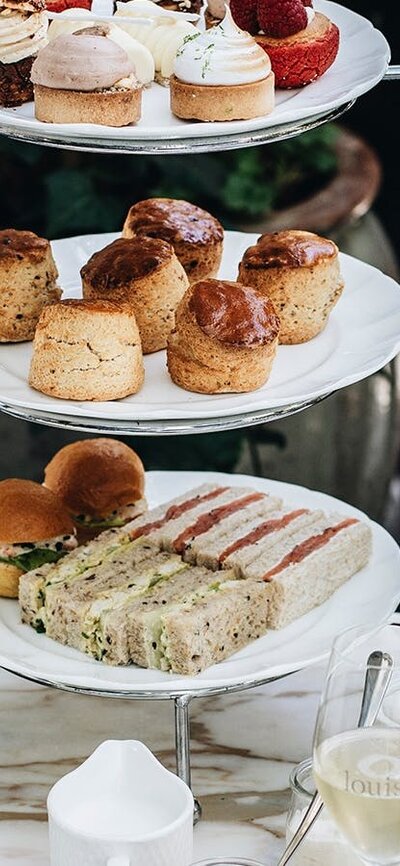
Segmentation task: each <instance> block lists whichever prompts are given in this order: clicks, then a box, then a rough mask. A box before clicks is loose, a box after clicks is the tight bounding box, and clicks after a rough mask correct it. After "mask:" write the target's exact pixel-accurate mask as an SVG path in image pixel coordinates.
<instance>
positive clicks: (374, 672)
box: [278, 651, 393, 866]
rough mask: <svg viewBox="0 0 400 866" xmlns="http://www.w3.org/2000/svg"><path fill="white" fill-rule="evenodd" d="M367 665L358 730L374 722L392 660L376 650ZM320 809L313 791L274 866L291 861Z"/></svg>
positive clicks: (319, 798) (316, 794) (388, 680)
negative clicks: (307, 804) (296, 826)
mask: <svg viewBox="0 0 400 866" xmlns="http://www.w3.org/2000/svg"><path fill="white" fill-rule="evenodd" d="M367 665H368V669H367V673H366V677H365V686H364V692H363V697H362V703H361V712H360V718H359V721H358V727H359V728H368V727H371V725H373V724H374V722H375V721H376V719H377V717H378V714H379V710H380V708H381V706H382V701H383V699H384V697H385V694H386V690H387V687H388V685H389V682H390V679H391V677H392V673H393V659H392V657H391V656H390V655H389V654H388V653H382V652H380V651H376V652H373V653H371V655H370V656H369V658H368V662H367ZM323 808H324V801H323V799H322V797H321V796H320V794H319V793H318V791H316V793H315V794H314V796H313V798H312V800H311V803H310V805H309V807H308V809H307V811H306V814H305V815H304V818H303V820H302V821H301V822H300V824H299V826H298V828H297V830H296V832H295V834H294V836H293V838H292V839H291V840H290V842H289V844H288V846H287V847H286V850H285V851H284V853H283V855H282V857H281V859H280V860H279V863H278V866H286V864H287V863H289V860H291V859H292V857H293V854H295V852H296V851H297V849H298V848H299V846H300V845H301V843H302V842H303V839H304V838H305V836H307V833H308V832H309V831H310V830H311V827H312V826H313V824H314V823H315V821H316V820H317V818H318V815H320V813H321V812H322V809H323Z"/></svg>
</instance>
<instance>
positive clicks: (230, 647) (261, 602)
mask: <svg viewBox="0 0 400 866" xmlns="http://www.w3.org/2000/svg"><path fill="white" fill-rule="evenodd" d="M269 596H270V586H269V585H268V584H265V583H264V584H263V583H259V582H256V581H252V580H246V581H242V580H238V581H228V582H226V583H223V584H221V585H220V588H219V590H218V591H216V592H211V593H209V594H207V595H205V596H204V597H203V598H199V599H198V600H196V601H195V602H194V603H192V604H188V605H180V606H179V605H176V606H172V607H171V608H169V609H167V610H166V611H165V613H163V614H162V617H161V623H162V633H161V641H162V645H163V659H162V665H161V666H162V669H163V670H169V671H171V672H172V673H175V674H182V675H184V676H195V675H196V674H199V673H201V671H203V670H205V668H208V667H210V666H211V665H214V664H216V663H217V662H220V661H222V660H223V659H226V658H227V657H228V656H231V655H232V654H233V653H235V652H237V651H238V650H239V649H241V648H242V647H244V646H247V644H249V643H251V641H253V640H256V639H257V638H259V637H261V635H263V634H265V633H266V632H267V629H268V611H269Z"/></svg>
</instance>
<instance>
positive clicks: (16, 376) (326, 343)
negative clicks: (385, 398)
mask: <svg viewBox="0 0 400 866" xmlns="http://www.w3.org/2000/svg"><path fill="white" fill-rule="evenodd" d="M116 237H117V235H115V234H101V235H86V236H81V237H75V238H68V239H64V240H58V241H54V242H53V251H54V255H55V259H56V262H57V265H58V268H59V271H60V285H61V286H62V288H63V290H64V297H79V296H80V294H81V289H80V276H79V271H80V268H81V267H82V265H83V264H85V262H86V261H87V260H88V258H89V257H90V255H91V254H92V253H93V252H94V251H96V250H99V249H101V248H102V247H104V246H105V245H106V244H108V243H110V242H111V241H112V240H114V239H115V238H116ZM257 237H258V235H254V234H246V233H239V232H226V235H225V252H224V258H223V262H222V266H221V271H220V274H221V277H222V278H224V279H228V280H229V279H235V278H236V277H237V269H238V263H239V261H240V259H241V257H242V255H243V253H244V251H245V249H246V248H247V247H248V246H249V245H250V244H253V243H254V242H255V241H256V240H257ZM341 265H342V271H343V276H344V280H345V290H344V293H343V296H342V298H341V299H340V301H339V303H338V305H337V306H336V307H335V309H334V310H333V312H332V314H331V316H330V318H329V322H328V325H327V327H326V328H325V330H324V331H323V332H322V333H321V334H320V335H319V336H318V337H316V338H314V339H313V340H311V341H310V342H308V343H304V344H302V345H298V346H280V347H279V349H278V353H277V358H276V360H275V364H274V367H273V370H272V374H271V377H270V379H269V381H268V383H267V384H266V385H265V386H264V387H263V388H260V389H259V390H257V391H253V392H251V393H248V394H220V395H214V396H208V395H203V394H194V393H190V392H188V391H184V390H182V389H181V388H178V387H177V386H176V385H174V383H173V382H172V380H171V379H170V377H169V375H168V372H167V368H166V356H165V352H157V353H155V354H153V355H147V356H146V357H145V367H146V380H145V384H144V386H143V388H142V390H141V391H140V392H139V393H138V394H136V395H135V396H132V397H128V398H126V399H124V400H118V401H115V402H107V403H96V402H75V401H73V400H60V399H57V398H54V397H47V396H46V395H44V394H41V393H39V392H37V391H34V390H33V389H32V388H30V387H29V385H28V381H27V380H28V372H29V364H30V359H31V354H32V344H31V343H20V344H3V345H0V374H1V375H0V407H4V410H5V411H8V412H11V413H13V412H15V414H17V415H23V416H26V417H29V420H37V421H38V422H39V423H43V422H44V423H46V422H47V423H53V424H54V423H56V424H57V420H58V421H59V424H60V426H73V421H74V419H75V421H76V426H78V427H79V426H80V427H83V428H84V427H85V426H86V425H89V427H90V429H97V430H101V429H104V428H108V429H109V432H113V428H114V427H117V428H118V429H120V430H121V432H122V430H123V431H124V432H126V433H129V432H132V433H135V434H140V432H141V427H142V426H143V432H147V433H149V432H159V433H174V432H176V430H175V428H176V426H178V427H179V422H185V424H186V425H189V428H190V429H187V430H185V431H183V432H196V428H197V427H198V429H199V432H201V430H202V429H207V430H208V431H209V430H212V429H215V430H221V429H224V427H225V429H228V428H229V427H240V426H247V425H248V424H251V423H261V422H262V421H264V420H271V419H272V418H273V417H279V416H282V415H285V414H290V413H291V412H294V411H297V410H299V409H301V408H305V407H306V406H308V405H310V404H311V403H313V402H315V401H317V400H319V399H321V397H323V396H326V395H327V394H330V393H332V392H333V391H336V390H338V389H340V388H343V387H345V386H347V385H350V384H352V383H354V382H357V381H360V380H361V379H364V378H366V377H367V376H369V375H371V374H372V373H374V372H376V371H378V370H380V369H381V368H382V367H384V366H385V364H387V363H388V362H389V361H390V360H392V359H393V358H394V357H395V356H396V354H397V353H398V352H399V351H400V291H399V286H398V284H397V283H396V282H395V281H394V280H392V279H391V278H389V277H387V276H385V275H384V274H382V273H381V272H380V271H378V270H376V269H375V268H373V267H371V266H370V265H366V264H364V263H362V262H360V261H358V260H357V259H354V258H351V257H350V256H347V255H342V256H341ZM36 413H37V416H36V418H35V415H36ZM71 419H72V424H71ZM91 419H92V420H91ZM93 419H94V420H93ZM224 419H225V421H224ZM231 419H232V420H233V419H235V420H234V421H233V423H230V420H231ZM252 419H253V420H252ZM205 422H206V423H205ZM118 425H122V427H119V426H118ZM178 432H179V431H178Z"/></svg>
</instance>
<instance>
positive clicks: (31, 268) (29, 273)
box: [0, 229, 61, 343]
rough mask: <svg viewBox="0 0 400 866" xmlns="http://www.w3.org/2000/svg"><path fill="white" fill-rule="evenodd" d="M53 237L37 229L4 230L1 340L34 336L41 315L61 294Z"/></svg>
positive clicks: (0, 242)
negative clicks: (51, 244) (46, 237)
mask: <svg viewBox="0 0 400 866" xmlns="http://www.w3.org/2000/svg"><path fill="white" fill-rule="evenodd" d="M57 277H58V271H57V268H56V264H55V261H54V259H53V254H52V252H51V247H50V243H49V241H47V240H45V238H39V237H38V236H37V235H35V234H34V232H25V231H17V230H16V229H4V231H1V232H0V343H8V342H10V343H19V342H23V341H24V340H33V337H34V333H35V328H36V325H37V323H38V321H39V316H40V314H41V312H42V310H43V308H44V307H45V306H46V305H47V304H53V303H54V301H58V300H59V298H60V297H61V289H59V287H58V286H57V282H56V281H57Z"/></svg>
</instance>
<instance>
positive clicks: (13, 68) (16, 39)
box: [0, 0, 47, 108]
mask: <svg viewBox="0 0 400 866" xmlns="http://www.w3.org/2000/svg"><path fill="white" fill-rule="evenodd" d="M46 33H47V13H46V9H45V3H44V0H20V2H17V3H16V2H13V0H0V105H4V106H5V107H7V108H13V107H15V106H17V105H22V104H23V103H24V102H30V101H31V100H32V99H33V87H32V82H31V70H32V64H33V61H34V59H35V57H36V56H37V54H38V52H39V51H40V50H41V49H42V48H43V47H44V46H45V45H46Z"/></svg>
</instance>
